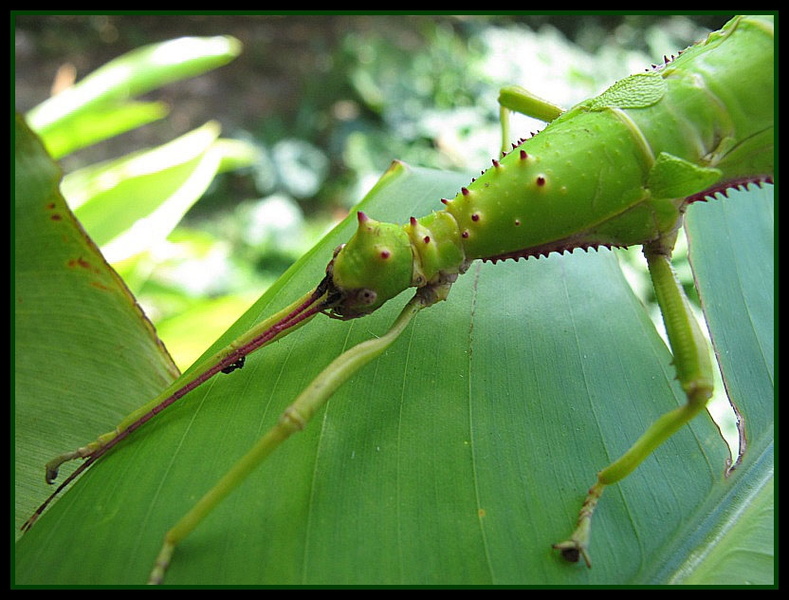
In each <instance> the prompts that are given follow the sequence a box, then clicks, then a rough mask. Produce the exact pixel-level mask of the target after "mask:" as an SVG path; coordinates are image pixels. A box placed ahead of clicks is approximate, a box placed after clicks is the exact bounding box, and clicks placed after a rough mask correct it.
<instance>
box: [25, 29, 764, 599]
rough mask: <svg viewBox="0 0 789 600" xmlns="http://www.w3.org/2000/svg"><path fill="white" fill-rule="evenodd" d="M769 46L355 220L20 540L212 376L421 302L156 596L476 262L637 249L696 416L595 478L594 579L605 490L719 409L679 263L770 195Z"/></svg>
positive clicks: (672, 415) (312, 403) (585, 116)
mask: <svg viewBox="0 0 789 600" xmlns="http://www.w3.org/2000/svg"><path fill="white" fill-rule="evenodd" d="M773 46H774V41H773V21H772V17H769V16H762V17H736V18H734V19H732V20H731V21H730V22H729V23H727V24H726V26H725V27H724V28H723V29H721V30H720V31H718V32H715V33H713V34H711V35H710V36H709V37H708V38H707V39H706V40H705V41H703V42H701V43H699V44H697V45H695V46H692V47H691V48H689V49H688V50H686V51H685V52H684V53H682V54H681V55H680V56H679V57H678V58H676V59H674V60H672V61H667V63H666V64H665V65H662V66H661V67H659V68H655V69H654V70H652V71H648V72H646V73H641V74H637V75H633V76H631V77H628V78H626V79H623V80H621V81H619V82H617V83H616V84H614V85H613V86H611V87H610V88H609V89H608V90H606V91H605V92H603V93H602V94H601V95H599V96H597V97H596V98H593V99H591V100H588V101H586V102H582V103H580V104H578V105H577V106H575V107H573V108H572V109H570V110H568V111H566V112H562V111H561V110H559V109H556V110H553V108H551V107H548V109H547V111H543V108H544V106H540V107H538V110H537V111H536V112H537V113H539V114H544V115H549V116H550V117H555V118H554V120H553V121H552V122H551V123H550V124H549V125H548V126H547V127H546V129H545V130H544V131H542V132H541V133H539V134H538V135H536V136H534V137H532V138H530V139H528V140H522V141H520V142H519V143H517V144H515V145H514V146H513V149H512V150H511V151H510V152H508V153H506V154H504V155H503V156H502V157H501V158H500V159H498V160H494V161H493V164H492V166H491V167H489V168H488V169H487V170H486V171H484V172H483V173H482V174H481V175H480V176H479V177H477V178H476V179H475V180H473V181H472V182H471V183H470V184H469V185H468V186H466V187H463V188H462V189H461V190H460V192H458V193H457V195H456V196H455V197H454V198H451V199H444V200H443V204H444V208H443V209H442V210H438V211H435V212H433V213H431V214H429V215H427V216H424V217H421V218H413V217H412V218H411V219H410V220H409V222H408V223H406V224H404V225H397V224H392V223H383V222H378V221H376V220H374V219H372V218H371V217H369V216H367V215H366V214H364V213H362V212H359V213H358V227H357V230H356V233H355V234H354V235H353V236H352V237H351V239H350V240H349V241H348V242H347V244H344V245H342V246H340V247H338V248H337V249H336V250H335V252H334V256H333V257H332V259H331V261H330V262H329V265H328V267H327V268H326V275H325V277H324V278H323V280H322V281H321V282H320V284H318V286H317V287H316V288H315V289H314V291H312V292H310V293H307V294H306V295H305V296H304V297H303V298H301V299H299V300H297V301H295V302H294V303H293V304H292V305H290V306H288V307H286V308H284V309H282V310H281V311H280V312H278V313H277V314H274V315H272V316H270V317H269V318H267V319H265V320H263V321H262V322H259V323H258V324H257V325H256V326H255V327H253V328H252V329H250V330H248V331H246V332H245V333H244V334H242V335H241V336H240V337H238V338H236V339H235V340H234V341H233V342H232V343H230V344H229V345H228V346H226V347H225V348H224V349H223V350H221V351H220V352H218V353H217V354H215V355H213V356H211V357H209V358H208V359H206V360H205V361H203V362H201V364H200V365H198V366H196V367H195V368H194V369H193V370H191V371H190V373H187V374H186V375H185V376H184V377H182V378H181V379H180V380H179V381H178V382H176V383H175V384H174V385H173V386H171V387H170V388H168V389H167V390H165V391H163V392H162V393H161V394H160V395H159V396H158V397H157V398H155V399H153V400H152V401H151V402H149V403H148V404H146V405H145V406H143V407H141V408H140V409H138V410H137V411H135V412H134V413H132V414H131V415H129V416H128V417H127V418H126V419H124V420H123V421H122V422H121V423H120V424H119V425H118V426H117V428H116V429H115V430H114V431H112V432H110V433H108V434H105V435H103V436H100V437H99V438H98V439H97V440H96V441H94V442H92V443H89V444H88V445H86V446H84V447H82V448H79V449H77V450H76V451H73V452H68V453H65V454H63V455H60V456H58V457H56V458H55V459H54V460H52V461H50V463H48V465H47V481H48V482H50V483H51V482H52V481H53V480H54V479H55V477H56V476H57V470H58V467H59V466H60V465H61V464H62V463H64V462H66V461H69V460H73V459H75V458H84V459H86V460H85V462H83V463H82V464H81V465H80V467H78V468H77V469H76V470H75V471H74V472H73V473H72V474H71V475H70V476H69V477H68V478H67V479H66V481H64V482H63V483H62V484H60V486H59V487H58V489H57V490H56V491H55V492H54V493H53V494H52V495H51V496H50V497H49V499H48V500H47V501H46V502H45V503H44V504H42V505H41V507H39V509H38V510H37V511H36V513H35V514H34V515H33V516H32V517H31V518H30V519H29V520H28V521H27V522H26V523H25V525H24V526H23V528H24V529H29V528H30V527H31V526H32V525H33V523H35V521H36V519H37V518H38V515H40V514H41V513H42V512H43V511H44V510H45V508H46V507H47V505H48V504H49V502H50V501H51V500H52V499H53V498H54V497H55V495H57V493H58V492H59V491H60V490H62V489H63V488H64V487H65V486H66V485H68V483H69V482H70V481H73V479H74V478H75V477H76V476H77V475H79V473H81V472H82V471H84V470H85V469H86V468H88V466H89V465H90V464H92V463H93V462H95V461H96V460H98V459H99V458H101V456H103V455H104V454H106V453H107V452H108V451H109V450H110V449H111V448H112V447H113V446H115V445H117V444H118V443H119V442H120V441H122V440H123V439H124V438H125V437H127V436H128V435H129V434H131V433H132V432H133V431H135V430H136V429H138V428H139V427H141V426H142V425H143V424H145V423H146V422H147V421H148V420H149V419H151V418H153V417H154V416H155V415H156V414H158V413H159V412H161V411H162V410H163V409H164V408H166V407H167V406H169V405H171V404H172V403H173V402H175V401H176V400H178V399H179V398H181V397H182V396H184V395H185V394H187V393H189V392H190V391H191V390H193V389H195V388H196V387H197V386H199V385H201V384H202V383H203V382H205V381H207V380H208V379H209V378H211V377H213V375H214V374H216V373H219V372H220V371H221V372H225V373H229V372H232V371H234V370H236V369H240V368H241V367H242V366H243V364H244V357H245V356H246V355H247V354H249V353H251V352H253V351H255V350H257V349H258V348H262V347H263V346H265V345H267V344H269V343H272V342H274V341H276V340H277V339H280V338H281V337H283V336H285V335H287V334H289V333H290V332H292V331H294V330H295V329H296V328H298V327H301V326H302V325H304V324H306V323H307V322H308V321H309V320H310V319H312V318H313V317H315V316H316V315H317V314H319V313H327V314H329V315H330V316H333V317H336V318H339V319H353V318H357V317H361V316H364V315H366V314H369V313H371V312H373V311H375V310H376V309H378V308H379V307H381V306H382V305H383V304H384V303H386V302H387V301H388V300H390V299H392V298H394V297H395V296H397V295H399V294H400V293H401V292H403V291H404V290H406V289H408V288H410V287H416V288H417V293H416V294H415V296H414V298H412V300H411V301H410V302H409V303H408V304H407V305H406V306H405V308H403V310H402V312H401V313H400V316H399V317H398V318H397V320H396V321H395V322H394V324H393V325H392V327H391V328H390V329H389V331H388V332H387V333H386V334H384V335H382V336H380V337H376V338H372V339H368V340H366V341H365V342H362V343H360V344H358V345H357V346H354V347H352V348H350V349H348V350H346V351H345V352H343V354H341V355H340V356H338V357H336V358H335V359H334V360H333V361H332V363H331V364H329V365H328V366H327V367H326V368H325V369H324V371H323V372H322V373H321V374H320V375H319V376H318V377H317V378H316V379H315V380H314V381H313V382H312V383H311V384H310V385H309V386H308V387H306V388H305V389H304V390H303V391H302V393H301V394H300V395H299V396H298V397H297V398H296V399H295V400H294V401H293V402H292V404H291V405H290V406H288V408H287V409H285V411H284V412H283V414H282V416H281V418H280V420H279V421H278V422H277V424H276V425H275V426H273V427H272V428H271V429H269V430H268V432H267V433H266V434H265V435H264V436H263V437H261V438H260V439H259V440H258V442H257V443H256V444H255V445H254V446H253V447H252V448H251V449H250V451H249V452H248V453H247V454H246V455H245V456H244V457H242V458H241V459H240V460H239V461H238V463H237V464H236V465H235V466H234V467H233V468H232V469H231V470H230V471H228V472H227V474H226V475H225V476H224V477H223V478H222V479H221V480H220V481H219V482H218V483H217V484H216V486H215V487H214V488H212V489H211V490H210V491H209V492H208V493H206V494H205V496H204V497H203V498H202V499H201V500H200V501H199V502H197V504H195V505H194V507H193V508H192V509H191V510H190V511H189V512H188V513H186V514H185V515H184V516H183V518H182V519H181V520H180V521H178V523H176V525H175V526H174V527H173V528H172V529H170V530H169V531H168V532H167V534H166V535H165V539H164V543H163V545H162V548H161V550H160V553H159V556H158V557H157V559H156V562H155V565H154V568H153V571H152V573H151V576H150V581H151V582H152V583H159V582H161V581H163V579H164V576H165V572H166V570H167V568H168V565H169V564H170V561H171V557H172V555H173V552H174V550H175V547H176V545H177V544H179V543H180V542H181V541H182V540H183V539H184V538H185V537H186V536H187V535H189V533H190V532H191V531H192V530H193V529H194V528H195V527H196V526H197V525H198V524H199V523H200V522H201V521H202V520H203V519H204V518H205V516H206V515H207V514H208V512H209V511H210V510H212V509H213V508H214V507H215V506H216V505H217V504H218V503H220V502H221V501H222V499H223V498H225V497H226V496H227V495H228V494H229V493H230V491H231V490H232V489H234V488H235V487H236V486H238V485H239V484H240V482H241V481H243V479H244V478H245V477H247V476H248V474H249V473H250V472H251V471H252V469H253V468H255V467H256V466H257V465H258V464H259V463H260V462H262V461H263V460H265V459H266V457H267V456H269V455H270V453H271V452H272V451H273V450H274V449H275V448H276V447H277V446H278V445H279V444H281V443H282V442H283V441H284V440H285V439H287V438H288V437H289V436H290V435H291V434H292V433H294V432H296V431H299V430H301V429H302V428H303V427H304V426H305V425H306V423H307V422H308V421H309V419H310V418H311V417H312V416H313V415H314V414H315V412H316V411H317V410H318V409H319V408H320V407H321V406H322V405H323V403H325V402H326V400H327V399H328V398H329V397H330V396H331V395H332V394H333V393H334V391H335V390H336V389H337V388H338V387H339V386H340V385H342V383H343V382H345V381H347V380H348V378H349V377H351V376H352V375H353V373H355V372H357V371H358V370H359V369H360V368H362V367H363V366H364V365H365V364H367V363H369V362H370V361H371V360H373V359H374V358H375V357H377V356H380V355H381V354H382V353H383V351H384V350H385V349H386V348H387V347H389V346H390V345H391V344H392V343H393V341H394V340H395V339H397V337H398V336H399V335H400V334H401V333H402V331H403V330H404V329H405V327H406V325H407V324H408V322H409V321H410V320H411V318H412V317H413V316H414V315H415V314H416V313H417V312H418V311H419V310H421V309H422V308H424V307H426V306H430V305H432V304H434V303H436V302H437V301H439V300H443V299H445V298H446V297H447V294H448V293H449V290H450V288H451V286H452V284H453V282H454V281H455V280H456V279H457V277H458V276H459V275H461V274H462V273H463V272H464V271H466V270H467V269H468V267H469V265H470V263H471V262H473V261H475V260H484V261H492V262H496V261H500V260H505V259H510V258H512V259H519V258H527V257H532V256H533V257H540V256H545V255H548V254H549V253H551V252H559V253H562V252H565V251H572V250H574V249H576V248H583V249H589V248H599V247H615V246H616V247H625V246H631V245H641V246H643V248H644V254H645V256H646V259H647V263H648V267H649V272H650V276H651V278H652V281H653V283H654V288H655V295H656V298H657V301H658V304H659V306H660V309H661V312H662V313H663V317H664V321H665V325H666V331H667V335H668V338H669V343H670V345H671V350H672V354H673V362H674V365H675V368H676V372H677V379H678V380H679V383H680V385H681V386H682V389H683V391H684V392H685V394H686V396H687V404H686V405H684V406H680V407H678V408H676V409H675V410H672V411H670V412H668V413H666V414H664V415H663V416H661V417H660V418H659V419H657V420H656V421H655V422H654V423H653V424H652V425H651V426H650V427H649V428H648V429H647V430H646V431H645V432H644V433H643V434H642V436H641V437H640V438H638V439H637V440H636V441H635V442H634V443H633V444H632V446H631V447H630V448H629V449H628V450H627V451H626V452H625V453H624V454H623V455H622V456H621V457H620V458H619V459H617V460H615V461H614V462H612V463H611V464H610V465H608V466H607V467H605V468H604V469H602V470H601V471H600V472H599V473H598V475H597V481H596V482H595V484H594V485H593V486H592V487H591V488H590V489H589V492H588V494H587V496H586V499H585V501H584V503H583V505H582V508H581V510H580V513H579V516H578V523H577V526H576V529H575V530H574V531H573V533H572V535H571V536H570V538H568V539H567V540H566V541H563V542H560V543H558V544H555V545H554V548H556V549H558V550H560V551H561V553H562V555H563V556H564V557H565V558H566V559H568V560H570V561H578V560H579V559H580V558H583V559H584V561H585V562H586V563H587V565H589V566H591V561H590V559H589V555H588V552H587V549H588V546H589V538H590V527H591V525H590V523H591V518H592V514H593V512H594V510H595V507H596V505H597V503H598V500H599V499H600V497H601V494H602V492H603V489H604V488H605V487H606V486H607V485H609V484H612V483H615V482H617V481H619V480H621V479H622V478H623V477H625V476H627V475H628V474H629V473H630V472H631V471H632V470H633V469H635V468H636V467H637V466H638V464H639V463H641V462H642V461H643V460H644V459H645V458H646V457H647V456H649V455H650V454H651V453H652V451H653V450H654V449H655V448H656V447H657V446H659V445H660V444H661V443H662V442H663V441H665V440H666V439H668V438H669V437H670V436H671V435H673V433H675V432H676V431H677V430H679V429H680V428H681V427H682V426H684V425H685V424H687V423H688V422H689V421H690V420H691V419H692V418H693V417H694V416H696V415H697V414H699V413H700V412H701V411H702V410H703V409H704V407H705V405H706V402H707V400H708V399H709V398H710V396H711V394H712V387H713V374H712V366H711V363H710V358H709V349H708V345H707V342H706V341H705V339H704V337H703V336H702V335H701V330H700V328H699V326H698V324H697V323H696V322H695V319H694V317H693V314H692V312H691V311H690V308H689V306H688V302H687V299H686V297H685V295H684V291H683V290H682V286H681V285H679V283H678V282H677V281H676V278H675V277H674V276H673V273H672V271H671V265H670V256H671V253H672V250H673V246H674V242H675V239H676V234H677V230H678V228H679V227H680V225H681V224H682V219H683V214H684V211H685V209H686V207H687V206H688V205H689V204H690V203H692V202H695V201H698V200H703V199H705V198H707V197H711V196H712V195H714V194H715V193H718V192H722V193H725V191H726V190H727V189H728V188H732V187H734V188H736V187H740V186H742V185H746V184H748V183H756V184H761V183H762V182H770V181H772V177H773V168H774V167H773V162H774V156H773V155H774V150H773V147H774V124H773V122H774V116H773V113H774V107H773V95H774V94H773V70H774V65H773ZM505 104H506V103H505ZM532 106H534V105H532Z"/></svg>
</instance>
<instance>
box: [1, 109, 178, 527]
mask: <svg viewBox="0 0 789 600" xmlns="http://www.w3.org/2000/svg"><path fill="white" fill-rule="evenodd" d="M14 141H15V158H16V162H15V173H14V174H15V189H14V197H15V214H14V293H13V299H14V417H15V421H14V433H15V439H14V449H15V461H14V466H15V480H16V488H15V510H16V516H17V523H16V525H17V526H19V525H21V524H22V522H23V521H24V519H25V518H26V517H24V516H23V515H29V514H31V511H33V510H34V509H35V508H36V506H37V505H38V504H40V503H41V501H42V500H43V498H42V491H43V490H42V486H43V471H42V470H41V466H42V465H43V464H44V462H46V461H48V460H50V458H52V456H54V455H55V454H59V453H60V451H61V450H60V449H61V448H62V445H63V444H64V443H65V444H67V445H69V446H70V445H73V444H77V445H81V444H82V443H83V442H84V440H85V439H86V438H85V436H88V437H93V436H95V435H96V434H97V433H99V432H100V431H102V430H103V429H104V428H106V427H107V426H108V425H110V424H111V423H112V422H113V421H116V420H118V419H119V418H121V417H123V416H124V415H125V414H127V413H128V412H129V411H130V410H132V409H133V408H135V407H136V406H139V405H140V403H141V402H143V401H144V400H145V399H146V398H149V397H150V396H151V395H153V394H155V393H156V391H157V390H159V389H161V387H162V386H165V385H167V384H168V383H169V382H170V381H172V380H173V379H175V377H176V376H177V375H178V373H177V369H176V368H175V366H174V364H173V363H172V361H171V360H170V358H169V356H168V355H167V352H166V350H165V349H164V348H163V347H162V345H161V344H160V343H159V340H158V339H157V337H156V334H155V332H154V329H153V326H152V325H151V324H150V323H149V322H148V321H147V319H146V318H145V316H144V315H143V314H142V311H141V310H140V308H139V306H137V304H136V303H135V300H134V297H133V296H132V295H131V294H130V293H129V291H128V289H127V288H126V286H125V285H124V283H123V281H121V280H120V279H119V278H118V276H117V275H116V273H115V272H114V271H113V270H112V269H111V268H110V267H109V266H108V265H107V264H106V262H105V260H104V257H103V256H102V255H101V253H100V252H99V251H98V249H97V248H96V246H95V245H94V244H93V242H92V241H91V240H90V238H88V237H87V236H86V235H85V232H84V230H83V229H82V227H81V226H80V225H79V223H78V222H77V221H76V219H74V216H73V215H72V213H71V211H70V210H69V209H68V207H67V205H66V203H65V201H64V200H63V197H62V196H61V195H60V193H59V191H58V182H59V180H60V171H59V169H58V167H57V166H56V165H55V164H54V163H53V162H52V161H51V160H50V158H49V157H48V156H47V155H46V153H45V152H44V150H43V148H42V146H41V144H40V142H39V140H38V139H37V138H36V137H35V135H34V134H32V133H31V132H30V130H29V129H28V128H27V125H26V124H25V123H24V121H22V119H21V118H18V119H17V122H16V131H15V140H14ZM119 391H120V392H121V393H118V392H119ZM53 453H54V454H53ZM42 461H43V462H42Z"/></svg>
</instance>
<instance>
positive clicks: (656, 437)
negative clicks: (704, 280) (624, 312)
mask: <svg viewBox="0 0 789 600" xmlns="http://www.w3.org/2000/svg"><path fill="white" fill-rule="evenodd" d="M675 239H676V235H674V236H672V237H671V238H668V239H660V240H658V241H656V242H652V243H650V244H646V245H645V246H644V255H645V257H646V259H647V264H648V267H649V274H650V277H651V278H652V283H653V285H654V288H655V294H656V297H657V301H658V305H659V307H660V311H661V313H662V314H663V321H664V323H665V326H666V333H667V336H668V340H669V345H670V346H671V352H672V354H673V356H674V360H673V364H674V367H675V369H676V371H677V379H678V380H679V383H680V385H681V386H682V389H683V391H684V392H685V396H686V398H687V403H686V404H684V405H683V406H680V407H678V408H676V409H674V410H672V411H670V412H668V413H666V414H664V415H663V416H661V417H659V418H658V420H657V421H655V422H654V423H653V424H652V425H651V426H650V427H649V428H648V429H647V430H646V432H644V433H643V434H642V435H641V437H640V438H639V439H638V440H636V442H635V443H634V444H633V445H632V446H631V447H630V449H629V450H627V451H626V452H625V453H624V454H623V455H622V456H621V457H620V458H619V459H617V460H616V461H614V462H613V463H611V464H610V465H609V466H607V467H606V468H604V469H603V470H602V471H600V472H599V473H598V474H597V481H596V482H595V483H594V485H593V486H592V487H591V488H590V489H589V492H588V494H587V496H586V499H585V500H584V503H583V506H582V507H581V511H580V513H579V515H578V523H577V525H576V529H575V530H574V531H573V533H572V535H571V536H570V538H569V539H567V540H565V541H563V542H561V543H558V544H554V548H556V549H557V550H560V551H561V552H562V555H563V556H564V557H565V558H566V559H567V560H569V561H570V562H577V561H578V560H579V559H580V558H583V560H584V562H585V563H586V565H587V566H588V567H591V566H592V563H591V559H590V558H589V550H588V549H589V542H590V535H591V519H592V515H593V514H594V510H595V508H596V506H597V502H598V500H599V499H600V496H601V495H602V493H603V491H604V489H605V488H606V486H608V485H611V484H612V483H616V482H618V481H620V480H621V479H623V478H624V477H626V476H627V475H629V474H630V473H631V472H632V471H633V469H635V468H636V467H637V466H638V465H639V464H640V463H641V462H642V461H643V460H644V459H645V458H647V457H648V456H649V455H650V454H651V453H652V452H653V451H654V450H655V449H656V448H657V447H658V446H659V445H660V444H662V443H663V442H664V441H666V440H667V439H668V438H669V437H671V436H672V435H673V434H674V433H676V432H677V431H678V430H679V429H680V428H681V427H683V426H684V425H686V424H687V423H688V422H689V421H691V420H692V419H693V418H694V417H695V416H696V415H698V414H699V413H700V412H702V411H703V410H704V408H705V406H706V405H707V401H708V400H709V399H710V398H711V397H712V391H713V369H712V362H711V360H710V352H709V346H708V343H707V341H706V339H705V337H704V335H703V334H702V331H701V328H700V326H699V324H698V322H697V321H696V318H695V317H694V315H693V312H692V311H691V308H690V303H689V302H688V299H687V297H686V295H685V292H684V290H683V289H682V286H681V285H680V283H679V281H678V280H677V278H676V276H675V274H674V271H673V269H672V267H671V251H672V249H673V245H674V240H675Z"/></svg>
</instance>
